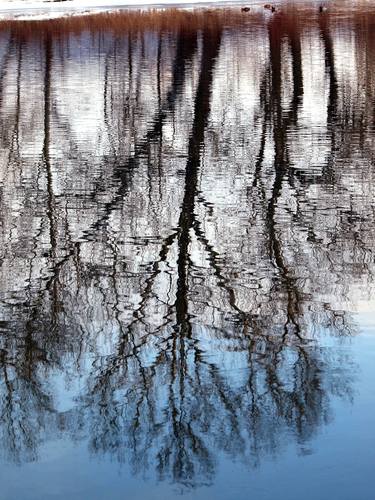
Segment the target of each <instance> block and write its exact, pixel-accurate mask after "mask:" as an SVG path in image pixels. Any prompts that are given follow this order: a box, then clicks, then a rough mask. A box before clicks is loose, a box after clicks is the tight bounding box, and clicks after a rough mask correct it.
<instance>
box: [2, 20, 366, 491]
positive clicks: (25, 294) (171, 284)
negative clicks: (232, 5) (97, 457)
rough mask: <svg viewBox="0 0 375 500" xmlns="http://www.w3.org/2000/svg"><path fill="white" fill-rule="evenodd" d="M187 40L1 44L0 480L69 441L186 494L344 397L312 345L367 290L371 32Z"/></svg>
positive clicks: (289, 23) (299, 437)
mask: <svg viewBox="0 0 375 500" xmlns="http://www.w3.org/2000/svg"><path fill="white" fill-rule="evenodd" d="M199 19H200V21H199V23H200V24H199V23H197V25H195V24H192V25H191V26H189V27H187V26H186V25H183V26H179V27H178V29H174V30H173V29H170V30H168V29H165V28H160V29H156V28H155V29H151V28H145V29H143V30H142V29H130V28H129V30H128V31H127V32H125V31H124V32H114V31H111V30H110V29H104V28H103V29H99V30H94V29H93V30H92V32H90V36H88V35H87V33H86V32H79V33H78V34H74V35H73V34H69V32H68V33H67V34H66V35H64V34H63V33H62V34H61V33H60V34H54V33H53V32H51V31H50V30H49V29H44V30H41V32H40V33H32V34H30V33H27V32H25V33H23V32H22V33H21V32H19V31H17V30H14V31H12V30H8V31H4V30H3V31H0V32H1V37H2V41H3V42H4V43H3V44H2V46H3V49H1V53H0V98H1V99H0V103H1V106H0V127H1V143H0V153H1V156H2V160H3V166H2V169H1V179H0V182H1V184H0V188H1V206H2V210H1V216H0V221H1V228H0V231H1V241H2V249H1V255H0V259H1V271H0V273H1V274H0V276H1V277H0V279H1V287H0V311H1V318H2V322H1V323H0V329H1V330H0V372H1V385H0V414H1V417H2V418H1V422H0V432H1V435H2V450H3V452H4V454H6V457H7V460H14V461H16V462H22V461H23V460H35V459H37V458H38V450H39V445H40V443H42V442H43V441H44V440H46V439H49V438H50V436H54V437H56V436H57V435H58V436H61V437H63V438H65V439H68V438H71V439H87V440H88V442H89V447H90V449H91V450H92V452H93V453H97V454H108V455H110V456H111V457H114V458H115V459H116V460H118V461H120V462H125V461H129V462H130V463H131V464H132V466H133V468H134V470H135V471H137V472H140V471H150V470H156V472H157V474H158V475H159V477H160V478H161V479H168V480H171V481H173V482H176V483H179V484H181V485H185V486H187V487H195V486H197V485H200V484H205V483H207V482H210V481H212V479H213V477H214V474H215V471H216V466H217V461H218V460H219V457H220V455H221V454H226V455H229V456H230V457H232V458H233V459H238V458H240V459H242V460H243V461H244V462H245V463H247V464H249V466H254V467H255V466H257V465H258V464H259V463H260V461H261V459H262V458H263V457H264V456H265V455H267V454H276V453H278V452H279V451H280V450H281V449H282V448H283V446H285V445H286V443H287V441H288V439H290V436H291V435H293V436H294V438H295V442H296V443H297V444H298V445H301V446H302V445H304V444H305V443H306V442H308V441H309V440H310V439H311V438H312V437H313V435H314V434H315V433H316V432H317V431H318V429H319V427H320V426H321V425H323V424H325V423H326V422H328V421H329V420H330V419H331V418H332V417H333V415H332V410H331V401H332V398H335V397H340V398H347V399H349V400H350V399H351V398H352V377H353V373H355V367H354V366H353V364H352V362H351V360H350V358H349V357H348V358H344V355H343V353H342V351H341V350H339V349H338V350H335V349H329V348H322V347H321V345H320V343H319V334H321V333H327V332H328V333H329V334H331V335H335V336H337V337H339V338H340V339H344V338H345V337H348V336H351V335H353V334H354V333H355V331H356V327H355V324H354V323H353V321H352V318H351V316H350V314H349V313H348V312H347V311H348V310H349V309H350V300H351V299H352V298H353V297H354V296H355V295H356V294H358V290H362V289H364V288H366V289H369V290H371V289H373V279H372V272H373V262H374V255H373V252H374V230H373V227H375V226H374V224H371V221H374V212H373V206H372V205H373V204H372V200H373V195H374V192H373V186H372V182H371V179H372V175H373V156H372V155H373V153H372V149H371V144H372V141H373V130H372V127H373V120H374V117H373V110H372V108H371V111H369V110H368V106H367V107H366V112H364V104H366V105H367V104H368V103H367V102H365V103H363V102H361V99H362V97H360V96H358V93H359V91H358V89H359V88H360V87H361V86H360V83H361V82H362V80H366V85H367V86H368V87H369V90H368V93H367V94H366V95H367V98H368V100H369V102H370V101H371V99H372V94H371V89H370V87H371V81H370V80H371V75H369V74H368V70H367V73H366V71H365V70H364V69H363V68H364V66H366V68H369V67H370V68H372V67H373V65H374V57H373V53H374V52H373V50H372V48H371V47H372V45H371V44H368V43H367V42H366V43H365V44H362V42H361V41H362V40H364V39H365V40H366V39H367V38H366V37H368V36H370V35H369V33H367V32H366V29H370V26H371V24H369V25H368V26H367V27H366V26H365V27H364V26H362V25H361V30H360V31H358V30H357V29H355V26H353V25H351V24H350V22H349V21H347V20H345V19H342V20H341V22H342V23H344V24H343V25H342V26H339V28H337V29H335V28H334V27H333V26H332V24H331V18H330V16H329V15H328V14H326V13H324V14H322V15H321V16H319V15H317V13H316V15H315V17H311V19H309V23H303V22H302V21H299V20H298V19H299V18H297V17H296V15H295V13H293V12H289V13H283V14H280V15H279V14H275V15H273V16H272V17H270V18H264V19H259V16H258V17H256V19H255V20H252V19H251V17H248V18H246V19H247V20H246V21H244V22H243V23H242V24H239V25H235V26H233V25H230V24H228V21H226V17H225V16H222V17H220V16H218V15H216V17H215V16H214V14H213V13H208V14H207V16H206V17H203V19H206V20H205V21H204V22H203V24H202V21H201V18H199ZM340 19H341V18H340ZM366 33H367V34H366ZM249 35H251V36H249ZM340 37H341V38H340ZM343 39H344V41H345V42H346V41H347V43H348V44H350V43H352V42H351V41H352V40H353V39H355V40H356V44H357V45H356V44H353V45H350V47H349V48H351V50H352V57H353V60H355V61H356V62H357V66H356V65H354V64H353V65H352V66H351V67H350V71H349V70H347V69H346V71H347V72H345V71H344V70H342V69H341V70H340V67H338V66H337V60H338V58H339V57H344V56H343V55H342V54H341V52H340V50H342V49H341V47H342V46H343ZM5 42H6V43H5ZM363 47H368V53H367V54H366V58H363V54H362V55H361V56H360V55H358V54H357V52H358V51H360V50H366V49H363ZM255 48H257V51H255ZM349 52H350V51H349V49H348V47H346V52H345V57H348V56H347V54H348V53H349ZM249 53H252V54H257V55H256V56H254V58H253V59H251V60H249V57H248V54H249ZM364 59H365V62H364ZM233 61H234V62H233ZM360 61H362V62H360ZM312 73H314V76H315V79H314V80H313V81H312V79H311V78H310V77H311V74H312ZM311 81H312V83H311ZM369 81H370V83H369ZM309 82H310V83H309ZM317 94H318V95H319V98H317V97H316V95H317ZM348 96H349V97H348ZM311 102H312V103H313V106H314V107H317V108H318V111H316V109H312V108H311ZM348 137H350V140H351V149H350V150H348V148H347V146H346V143H347V138H348ZM77 380H79V382H80V383H79V384H78V385H79V388H76V387H75V381H77ZM65 392H67V393H69V394H70V396H69V398H68V397H65V399H64V394H65ZM71 393H74V395H73V396H71ZM60 399H62V400H64V401H63V402H61V401H60ZM66 400H68V403H67V402H66ZM64 405H65V406H64Z"/></svg>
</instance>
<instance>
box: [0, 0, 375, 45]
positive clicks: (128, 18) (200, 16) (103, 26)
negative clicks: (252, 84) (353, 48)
mask: <svg viewBox="0 0 375 500" xmlns="http://www.w3.org/2000/svg"><path fill="white" fill-rule="evenodd" d="M320 15H323V16H325V18H326V20H327V21H330V22H340V23H345V22H346V21H349V22H350V23H351V24H353V23H354V24H356V23H357V24H360V23H361V24H363V23H366V24H367V25H371V26H372V25H374V26H375V12H374V10H373V8H372V6H371V4H370V3H368V2H364V3H359V4H353V3H351V2H350V3H346V2H345V0H344V1H337V2H332V3H331V4H330V7H329V9H328V10H327V11H326V12H324V13H323V14H320V13H319V11H318V5H317V4H316V3H315V4H313V5H308V4H304V3H302V4H298V3H297V4H294V3H292V2H291V3H289V4H288V3H287V4H283V5H282V7H278V8H277V12H276V13H275V14H272V15H270V14H269V11H268V10H267V11H266V10H264V9H262V7H261V6H258V7H256V8H252V9H250V11H249V12H246V13H245V12H241V8H240V7H233V8H216V9H215V8H213V9H202V8H196V9H193V10H186V9H175V8H168V9H148V10H118V11H114V12H101V13H83V14H82V15H74V16H65V17H61V18H57V19H46V20H17V19H8V20H0V32H2V31H3V32H4V31H11V32H12V33H13V34H14V35H15V36H21V37H23V38H34V37H35V38H37V37H40V36H44V35H46V34H53V35H54V36H64V35H69V34H79V33H82V32H83V31H89V32H92V33H98V32H112V33H115V34H122V33H129V32H133V33H134V32H142V31H147V30H152V31H157V32H176V31H185V32H189V31H195V32H196V31H198V30H201V29H213V30H214V29H222V28H224V27H226V28H230V27H232V28H235V27H240V26H249V25H252V24H258V25H259V22H265V20H266V19H269V20H272V24H273V25H275V24H279V28H280V30H281V31H284V30H285V29H287V30H288V31H293V30H296V31H300V30H301V29H302V30H303V29H304V28H306V27H309V26H313V25H316V22H317V19H318V17H319V16H320ZM264 16H265V17H264Z"/></svg>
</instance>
